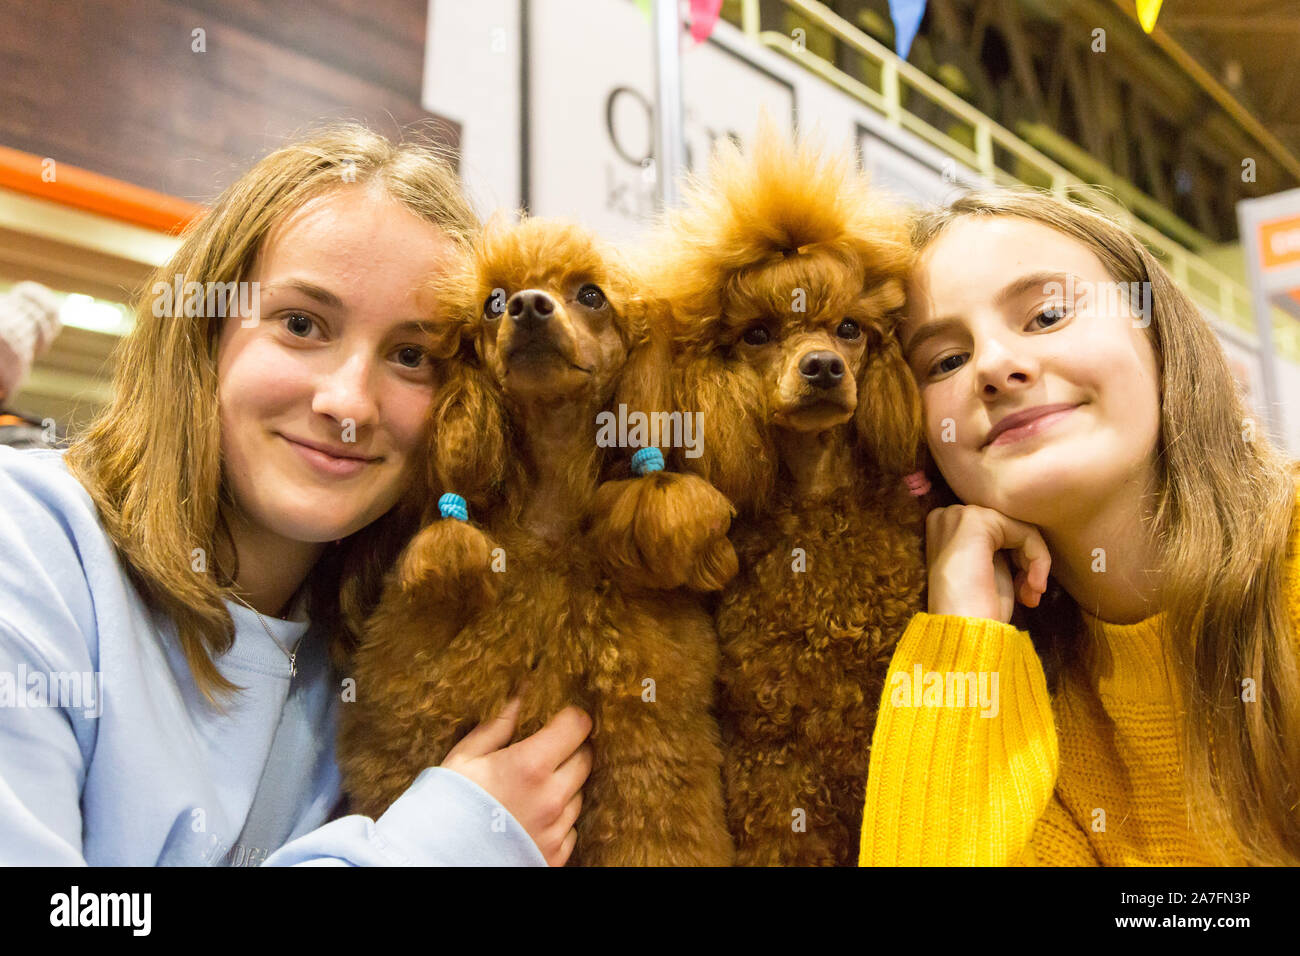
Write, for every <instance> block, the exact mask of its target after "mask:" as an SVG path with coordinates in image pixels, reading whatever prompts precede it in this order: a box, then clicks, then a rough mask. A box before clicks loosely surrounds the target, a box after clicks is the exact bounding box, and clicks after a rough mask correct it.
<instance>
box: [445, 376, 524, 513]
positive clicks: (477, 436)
mask: <svg viewBox="0 0 1300 956" xmlns="http://www.w3.org/2000/svg"><path fill="white" fill-rule="evenodd" d="M448 365H449V369H450V371H449V374H448V378H447V380H446V382H445V383H444V384H443V386H442V388H440V389H439V390H438V393H437V395H436V396H435V398H434V403H433V411H432V413H431V415H432V421H431V423H430V427H431V429H432V435H431V440H430V450H431V453H430V468H431V476H432V479H433V481H432V486H433V487H434V488H438V489H440V490H441V491H449V492H454V493H456V494H458V495H461V496H462V497H463V498H465V500H466V501H467V502H469V503H470V504H471V505H474V506H477V507H478V508H485V507H487V504H488V500H489V498H490V497H491V496H492V494H493V492H494V491H496V490H498V489H500V488H501V487H502V486H503V484H504V483H505V480H506V476H507V473H508V471H509V468H510V466H511V462H512V460H513V456H512V454H511V442H510V425H509V418H508V416H507V415H506V410H505V406H504V405H503V404H502V401H501V398H500V395H499V394H498V393H497V390H496V389H495V388H493V387H492V385H491V383H490V380H489V376H488V373H487V372H486V371H485V370H484V369H483V368H481V367H480V366H479V365H478V364H477V363H476V362H475V361H474V360H473V359H472V358H468V357H464V356H462V357H460V358H458V359H455V360H453V361H451V362H450V363H448Z"/></svg>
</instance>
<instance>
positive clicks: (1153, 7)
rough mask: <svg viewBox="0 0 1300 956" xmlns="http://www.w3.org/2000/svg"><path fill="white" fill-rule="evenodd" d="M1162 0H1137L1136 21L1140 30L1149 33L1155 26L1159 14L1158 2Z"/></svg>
mask: <svg viewBox="0 0 1300 956" xmlns="http://www.w3.org/2000/svg"><path fill="white" fill-rule="evenodd" d="M1163 2H1164V0H1137V8H1138V23H1140V24H1142V31H1143V32H1144V33H1150V32H1151V31H1152V30H1154V29H1155V28H1156V17H1158V16H1160V4H1161V3H1163Z"/></svg>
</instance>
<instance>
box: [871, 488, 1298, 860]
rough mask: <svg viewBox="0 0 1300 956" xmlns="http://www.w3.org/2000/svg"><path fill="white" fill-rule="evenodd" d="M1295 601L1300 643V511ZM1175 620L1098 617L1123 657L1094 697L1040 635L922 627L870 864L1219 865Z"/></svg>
mask: <svg viewBox="0 0 1300 956" xmlns="http://www.w3.org/2000/svg"><path fill="white" fill-rule="evenodd" d="M1286 589H1287V601H1288V604H1289V609H1290V617H1291V621H1292V627H1293V629H1294V633H1295V634H1296V635H1298V636H1300V511H1298V515H1297V517H1295V518H1293V520H1292V526H1291V535H1290V542H1289V545H1288V553H1287V585H1286ZM1163 618H1164V614H1163V613H1161V614H1158V615H1156V616H1155V617H1151V618H1148V619H1147V620H1145V621H1142V622H1140V623H1137V624H1128V625H1120V624H1110V623H1107V622H1104V621H1100V620H1098V619H1097V618H1095V617H1093V616H1091V615H1089V614H1087V613H1086V612H1084V620H1085V623H1086V625H1087V627H1088V629H1089V632H1090V633H1091V634H1092V637H1093V639H1094V640H1095V641H1097V642H1099V644H1100V645H1101V646H1102V647H1104V648H1105V649H1106V650H1107V651H1109V653H1108V654H1107V653H1102V654H1099V655H1097V660H1099V661H1101V662H1103V663H1101V664H1099V665H1098V668H1097V670H1096V671H1095V672H1094V673H1093V674H1092V680H1091V681H1090V684H1089V686H1077V684H1076V683H1074V682H1070V681H1065V682H1063V686H1062V687H1061V688H1060V690H1059V691H1058V692H1057V694H1056V695H1055V698H1054V699H1053V698H1052V697H1050V696H1049V694H1048V691H1047V684H1046V680H1045V678H1044V675H1043V668H1042V664H1041V663H1040V662H1039V659H1038V655H1037V653H1036V652H1035V651H1034V648H1033V645H1032V644H1031V643H1030V640H1029V634H1028V633H1027V632H1025V631H1022V630H1019V629H1017V628H1015V627H1012V626H1011V625H1009V624H1003V623H1000V622H998V621H992V620H986V619H980V618H963V617H953V616H948V615H935V614H925V613H921V614H917V615H916V616H915V617H913V619H912V620H911V622H910V623H909V625H908V628H907V630H906V632H905V633H904V635H903V638H902V640H901V641H900V642H899V645H898V648H897V650H896V651H895V653H894V657H893V660H892V661H891V663H890V668H889V674H888V676H887V678H886V682H885V692H884V697H883V699H882V701H881V706H880V717H879V720H878V722H877V724H876V730H875V734H874V737H873V739H872V748H871V766H870V771H869V774H868V777H867V799H866V810H865V813H864V816H863V826H862V846H861V855H860V858H859V862H860V864H861V865H862V866H882V865H886V866H887V865H949V866H955V865H972V864H973V865H1006V864H1020V865H1030V866H1034V865H1037V866H1048V865H1062V866H1097V865H1103V866H1133V865H1157V866H1205V865H1209V864H1211V863H1212V858H1211V857H1210V856H1209V854H1208V853H1207V852H1206V850H1205V848H1204V847H1203V846H1202V845H1200V844H1199V843H1198V841H1197V840H1196V838H1195V836H1194V835H1193V833H1192V831H1191V829H1190V827H1189V823H1188V811H1187V809H1186V806H1187V801H1186V794H1185V792H1184V786H1183V783H1184V781H1183V772H1182V761H1181V758H1180V756H1179V749H1178V740H1179V736H1180V731H1179V719H1180V717H1181V714H1182V705H1181V702H1180V699H1179V694H1178V692H1177V690H1176V687H1175V685H1174V682H1173V680H1172V676H1171V672H1170V665H1169V660H1168V656H1167V654H1166V653H1165V648H1164V646H1163V645H1162V641H1161V637H1160V633H1159V627H1160V624H1161V622H1162V620H1163ZM957 675H968V676H966V677H964V678H959V677H958V676H957ZM994 681H996V683H994ZM982 714H987V715H988V716H981V715H982Z"/></svg>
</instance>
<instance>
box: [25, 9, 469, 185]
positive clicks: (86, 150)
mask: <svg viewBox="0 0 1300 956" xmlns="http://www.w3.org/2000/svg"><path fill="white" fill-rule="evenodd" d="M425 16H426V0H312V2H296V0H279V2H273V0H77V2H75V3H69V2H67V0H25V2H23V3H3V4H0V104H2V105H0V143H3V144H4V145H6V146H11V147H14V148H15V149H21V150H25V151H27V152H30V153H35V154H37V155H39V156H42V157H46V156H48V157H51V158H53V159H55V160H56V161H62V162H68V163H72V164H74V165H77V166H82V167H85V168H87V169H92V170H95V171H96V172H101V173H104V174H105V175H108V176H113V177H116V178H118V179H123V180H126V181H128V182H132V183H137V184H139V185H141V186H147V187H149V188H151V189H156V190H159V191H160V192H165V193H169V194H171V195H176V196H182V197H184V198H187V199H192V200H195V201H198V202H205V201H208V200H210V199H212V198H213V197H214V196H215V195H216V194H217V192H219V191H220V189H221V188H222V187H224V186H225V185H227V184H228V183H230V182H231V181H232V180H233V179H234V178H236V177H237V176H238V175H239V174H240V173H241V172H243V170H245V169H246V168H247V167H248V166H249V165H250V164H251V163H252V162H253V161H254V160H255V159H257V158H258V157H260V156H262V155H264V154H265V153H266V152H268V151H269V150H271V149H272V148H274V147H275V146H277V145H279V144H281V143H283V142H284V141H285V140H286V138H288V137H290V136H292V135H293V134H294V133H295V132H298V131H302V130H305V129H306V128H308V127H309V126H311V125H312V124H314V123H317V122H320V121H324V120H330V119H354V120H360V121H362V122H366V123H369V124H370V125H372V126H374V127H375V128H376V129H379V130H380V131H382V132H384V133H386V134H388V135H390V136H395V135H397V133H398V132H399V129H400V128H402V127H404V126H408V125H409V124H413V123H420V122H424V123H428V124H429V128H430V131H431V133H432V134H433V136H434V138H437V139H441V140H442V141H444V142H447V143H449V144H450V145H452V146H455V145H456V142H457V139H458V130H457V128H456V126H455V124H454V123H451V122H450V121H444V120H439V119H437V118H436V117H432V116H431V114H429V113H427V112H426V111H425V110H423V109H421V107H420V82H421V75H422V72H423V62H424V31H425ZM196 28H202V29H203V30H204V31H205V32H206V37H205V42H206V52H202V53H196V52H194V51H193V50H192V48H191V46H192V31H193V30H195V29H196ZM430 121H432V122H430Z"/></svg>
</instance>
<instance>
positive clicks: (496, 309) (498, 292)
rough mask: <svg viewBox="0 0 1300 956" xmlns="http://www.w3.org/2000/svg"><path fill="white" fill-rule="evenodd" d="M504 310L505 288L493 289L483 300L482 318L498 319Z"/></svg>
mask: <svg viewBox="0 0 1300 956" xmlns="http://www.w3.org/2000/svg"><path fill="white" fill-rule="evenodd" d="M505 312H506V290H505V289H493V290H492V293H491V295H489V296H488V297H487V298H486V299H484V300H483V318H485V319H487V320H489V321H491V320H492V319H499V318H501V316H503V315H505Z"/></svg>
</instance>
